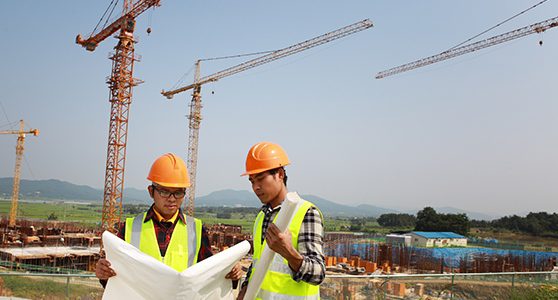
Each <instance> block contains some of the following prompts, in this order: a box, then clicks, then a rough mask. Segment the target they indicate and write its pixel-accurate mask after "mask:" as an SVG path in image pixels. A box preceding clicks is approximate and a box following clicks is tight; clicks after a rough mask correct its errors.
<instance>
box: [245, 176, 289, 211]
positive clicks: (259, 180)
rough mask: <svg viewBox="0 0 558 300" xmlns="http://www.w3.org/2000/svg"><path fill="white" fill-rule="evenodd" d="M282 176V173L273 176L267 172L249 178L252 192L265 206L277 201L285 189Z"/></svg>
mask: <svg viewBox="0 0 558 300" xmlns="http://www.w3.org/2000/svg"><path fill="white" fill-rule="evenodd" d="M282 174H283V173H282V172H281V171H279V172H277V173H275V174H273V175H272V174H271V173H269V171H265V172H262V173H258V174H252V175H250V176H249V177H248V180H249V181H250V183H252V190H253V191H254V193H255V194H256V196H258V198H259V199H260V201H261V202H262V203H263V204H270V202H272V201H274V200H277V199H276V198H277V197H278V196H279V193H280V192H281V189H282V188H283V176H282ZM280 200H283V199H280Z"/></svg>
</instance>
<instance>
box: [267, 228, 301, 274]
mask: <svg viewBox="0 0 558 300" xmlns="http://www.w3.org/2000/svg"><path fill="white" fill-rule="evenodd" d="M291 239H292V234H291V232H290V231H289V230H288V229H287V230H285V232H281V231H280V230H279V228H278V227H277V226H276V225H275V224H273V223H271V224H269V227H268V228H267V232H266V234H265V240H266V242H267V245H268V246H269V248H270V249H271V250H273V251H275V252H277V253H278V254H279V255H281V256H282V257H283V258H285V259H286V260H287V261H288V262H289V266H290V267H291V269H292V270H293V271H294V272H298V270H299V269H300V266H301V265H302V260H303V257H302V255H300V253H298V251H296V249H295V248H294V247H293V243H292V242H291Z"/></svg>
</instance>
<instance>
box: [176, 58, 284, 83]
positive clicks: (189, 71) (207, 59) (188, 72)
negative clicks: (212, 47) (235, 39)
mask: <svg viewBox="0 0 558 300" xmlns="http://www.w3.org/2000/svg"><path fill="white" fill-rule="evenodd" d="M275 51H277V50H272V51H260V52H253V53H245V54H237V55H228V56H219V57H210V58H202V59H199V60H198V61H211V60H221V59H229V58H239V57H245V56H253V55H260V54H268V53H271V52H275ZM195 66H196V64H193V65H192V67H190V69H188V71H187V72H186V73H184V75H182V77H180V79H178V81H176V83H175V84H174V85H173V86H172V87H171V90H174V89H176V88H177V87H178V85H180V84H181V83H182V82H183V81H184V78H185V77H186V76H188V75H189V74H190V73H192V71H193V70H194V68H195Z"/></svg>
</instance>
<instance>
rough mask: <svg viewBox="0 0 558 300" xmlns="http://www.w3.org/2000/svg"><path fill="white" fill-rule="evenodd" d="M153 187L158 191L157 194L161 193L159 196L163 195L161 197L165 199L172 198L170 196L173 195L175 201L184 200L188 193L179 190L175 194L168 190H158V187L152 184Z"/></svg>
mask: <svg viewBox="0 0 558 300" xmlns="http://www.w3.org/2000/svg"><path fill="white" fill-rule="evenodd" d="M151 186H152V187H153V189H154V190H156V191H157V193H159V195H161V197H163V198H170V196H171V195H172V196H173V197H174V199H182V198H184V196H186V191H185V190H178V191H175V192H169V191H167V190H164V189H160V188H158V187H157V186H156V185H154V184H152V185H151Z"/></svg>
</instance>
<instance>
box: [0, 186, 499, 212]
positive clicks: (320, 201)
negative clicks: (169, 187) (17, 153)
mask: <svg viewBox="0 0 558 300" xmlns="http://www.w3.org/2000/svg"><path fill="white" fill-rule="evenodd" d="M12 186H13V178H11V177H8V178H0V197H1V198H6V199H10V198H11V196H12ZM20 195H21V196H20V199H22V200H26V199H27V200H34V199H37V200H47V201H48V200H66V201H82V202H96V203H102V199H103V191H102V190H100V189H95V188H92V187H90V186H87V185H76V184H73V183H69V182H65V181H60V180H56V179H49V180H25V179H22V180H21V181H20ZM301 197H302V198H303V199H306V200H308V201H311V202H312V203H314V204H316V206H318V207H319V208H320V210H321V211H322V212H323V213H324V214H325V215H328V216H344V217H378V216H380V215H382V214H386V213H401V212H403V211H402V210H399V211H398V210H396V209H390V208H383V207H378V206H373V205H369V204H361V205H358V206H351V205H344V204H339V203H336V202H333V201H330V200H327V199H324V198H321V197H318V196H314V195H301ZM124 203H131V204H151V203H152V200H151V198H150V197H149V194H148V193H147V190H145V189H141V190H140V189H135V188H125V189H124ZM196 205H198V206H228V207H238V206H241V207H260V206H261V203H260V200H259V199H258V198H257V197H256V195H254V193H253V192H251V191H246V190H244V191H238V190H230V189H228V190H220V191H215V192H212V193H210V194H208V195H205V196H200V197H198V198H197V199H196ZM434 209H436V211H437V212H439V213H465V214H467V216H468V217H469V219H475V220H492V219H496V218H499V216H492V215H488V214H483V213H478V212H472V211H465V210H462V209H458V208H454V207H435V208H434ZM417 211H418V210H413V211H411V210H405V211H404V212H406V213H410V214H413V215H416V213H417Z"/></svg>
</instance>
